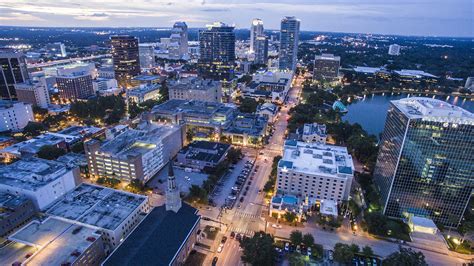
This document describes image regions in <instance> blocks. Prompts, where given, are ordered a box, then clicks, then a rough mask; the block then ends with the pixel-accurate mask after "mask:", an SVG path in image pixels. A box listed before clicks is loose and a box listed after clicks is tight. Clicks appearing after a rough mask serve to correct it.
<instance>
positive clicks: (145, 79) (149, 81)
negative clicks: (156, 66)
mask: <svg viewBox="0 0 474 266" xmlns="http://www.w3.org/2000/svg"><path fill="white" fill-rule="evenodd" d="M163 80H164V77H163V76H160V75H138V76H135V77H133V78H132V86H134V87H139V86H140V85H158V84H161V83H162V82H163Z"/></svg>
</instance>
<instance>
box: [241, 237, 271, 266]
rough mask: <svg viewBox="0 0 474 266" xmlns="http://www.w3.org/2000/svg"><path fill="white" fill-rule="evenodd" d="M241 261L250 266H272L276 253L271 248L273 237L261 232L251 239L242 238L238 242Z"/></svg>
mask: <svg viewBox="0 0 474 266" xmlns="http://www.w3.org/2000/svg"><path fill="white" fill-rule="evenodd" d="M240 246H241V247H242V249H243V251H242V261H243V262H245V263H249V264H251V265H262V266H267V265H268V266H272V265H274V263H275V258H276V255H277V254H276V251H275V249H274V247H273V237H272V236H271V235H270V234H266V233H264V232H262V231H260V232H257V233H255V235H254V236H253V237H250V238H244V239H243V240H242V241H241V242H240Z"/></svg>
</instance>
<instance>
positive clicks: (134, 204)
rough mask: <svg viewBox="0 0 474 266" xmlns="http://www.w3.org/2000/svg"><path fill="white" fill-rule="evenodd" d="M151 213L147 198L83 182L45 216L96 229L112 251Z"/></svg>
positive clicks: (59, 200) (53, 205)
mask: <svg viewBox="0 0 474 266" xmlns="http://www.w3.org/2000/svg"><path fill="white" fill-rule="evenodd" d="M149 211H150V205H149V204H148V197H147V196H144V195H137V194H133V193H129V192H125V191H122V190H116V189H112V188H107V187H102V186H97V185H92V184H86V183H83V184H81V185H79V186H77V187H76V188H75V189H74V190H71V191H70V192H69V193H67V194H66V195H64V196H62V197H61V198H60V199H58V201H56V202H55V203H54V204H52V205H51V207H49V208H48V210H47V211H46V214H47V215H49V216H51V217H53V218H57V219H60V220H62V221H65V222H70V223H75V224H80V225H84V226H86V227H93V228H95V230H96V231H97V232H98V233H100V234H101V235H102V240H103V241H104V248H105V249H106V250H107V251H108V252H111V251H112V250H114V249H115V248H116V247H117V246H118V245H119V244H120V243H121V242H122V241H123V240H124V239H125V238H126V237H127V236H128V235H129V234H130V232H132V231H133V229H134V228H135V227H136V226H137V225H138V223H139V222H140V221H141V219H143V215H145V214H146V213H148V212H149Z"/></svg>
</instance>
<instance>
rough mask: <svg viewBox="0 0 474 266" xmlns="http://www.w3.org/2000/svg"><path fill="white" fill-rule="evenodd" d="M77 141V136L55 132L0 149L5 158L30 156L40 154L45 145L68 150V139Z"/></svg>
mask: <svg viewBox="0 0 474 266" xmlns="http://www.w3.org/2000/svg"><path fill="white" fill-rule="evenodd" d="M67 140H68V141H77V139H76V138H75V137H71V138H70V139H66V138H64V137H63V136H56V135H54V134H48V133H47V134H43V135H39V136H36V137H34V138H32V139H29V140H25V141H22V142H18V143H15V144H13V145H11V146H8V147H6V148H4V149H2V150H0V155H1V156H2V157H3V158H7V159H12V158H29V157H32V156H35V155H37V154H38V152H39V151H40V150H41V148H42V147H44V146H54V147H56V148H60V149H63V150H65V151H67V149H68V145H67V143H66V141H67Z"/></svg>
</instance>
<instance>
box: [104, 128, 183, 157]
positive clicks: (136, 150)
mask: <svg viewBox="0 0 474 266" xmlns="http://www.w3.org/2000/svg"><path fill="white" fill-rule="evenodd" d="M177 130H180V127H179V126H176V125H169V124H168V125H160V124H155V123H150V124H146V125H145V124H144V125H142V126H140V127H137V128H136V129H127V130H125V131H124V132H122V133H121V134H119V135H118V136H116V137H115V138H113V139H111V140H108V141H104V142H103V143H102V144H101V147H100V152H102V153H107V154H111V155H113V156H115V157H117V158H127V157H128V156H138V155H141V154H145V153H147V152H149V151H151V150H153V149H155V148H156V147H157V145H159V144H160V143H161V140H162V139H163V138H165V137H166V136H168V135H170V134H172V133H173V132H175V131H177Z"/></svg>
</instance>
